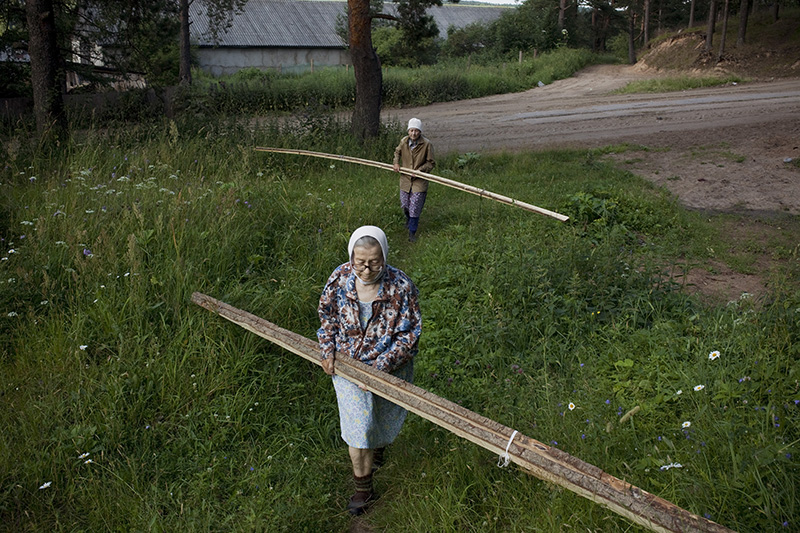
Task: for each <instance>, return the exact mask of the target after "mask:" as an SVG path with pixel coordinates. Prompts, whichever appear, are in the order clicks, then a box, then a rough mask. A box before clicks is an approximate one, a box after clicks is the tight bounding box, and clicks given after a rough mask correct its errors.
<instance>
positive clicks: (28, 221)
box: [20, 220, 33, 226]
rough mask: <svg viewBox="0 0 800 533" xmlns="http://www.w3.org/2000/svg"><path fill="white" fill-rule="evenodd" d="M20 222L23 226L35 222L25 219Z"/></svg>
mask: <svg viewBox="0 0 800 533" xmlns="http://www.w3.org/2000/svg"><path fill="white" fill-rule="evenodd" d="M20 224H22V225H23V226H33V222H31V221H30V220H23V221H22V222H20Z"/></svg>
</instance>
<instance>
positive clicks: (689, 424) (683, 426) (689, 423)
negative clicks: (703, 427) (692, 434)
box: [681, 420, 692, 429]
mask: <svg viewBox="0 0 800 533" xmlns="http://www.w3.org/2000/svg"><path fill="white" fill-rule="evenodd" d="M691 425H692V423H691V422H689V421H688V420H687V421H686V422H684V423H683V424H681V427H682V428H684V429H686V428H688V427H689V426H691Z"/></svg>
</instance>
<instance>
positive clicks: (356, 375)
mask: <svg viewBox="0 0 800 533" xmlns="http://www.w3.org/2000/svg"><path fill="white" fill-rule="evenodd" d="M192 301H193V302H194V303H196V304H197V305H199V306H201V307H204V308H206V309H209V310H211V311H213V312H215V313H217V314H218V315H220V316H222V317H223V318H225V319H227V320H229V321H231V322H233V323H235V324H237V325H239V326H241V327H243V328H245V329H247V330H248V331H251V332H252V333H255V334H256V335H259V336H260V337H263V338H265V339H267V340H269V341H271V342H273V343H275V344H277V345H279V346H281V347H282V348H284V349H286V350H288V351H290V352H292V353H294V354H297V355H299V356H301V357H303V358H304V359H307V360H308V361H311V362H313V363H315V364H317V365H321V360H320V350H319V345H318V343H317V342H315V341H312V340H310V339H307V338H305V337H303V336H301V335H298V334H296V333H294V332H292V331H289V330H286V329H283V328H281V327H279V326H277V325H275V324H273V323H271V322H268V321H267V320H264V319H263V318H259V317H257V316H255V315H252V314H250V313H248V312H246V311H242V310H241V309H237V308H235V307H233V306H230V305H228V304H226V303H224V302H221V301H219V300H216V299H214V298H212V297H210V296H207V295H205V294H202V293H198V292H196V293H194V294H193V295H192ZM335 369H336V373H337V374H339V375H341V376H344V377H346V378H347V379H348V380H350V381H352V382H353V383H356V384H358V385H362V386H364V387H366V388H367V389H369V390H370V391H372V392H374V393H375V394H378V395H379V396H382V397H384V398H386V399H388V400H391V401H392V402H394V403H396V404H398V405H400V406H402V407H404V408H406V409H408V410H409V411H411V412H413V413H416V414H418V415H419V416H421V417H423V418H425V419H427V420H430V421H431V422H433V423H434V424H437V425H439V426H441V427H444V428H445V429H447V430H449V431H451V432H453V433H455V434H456V435H458V436H460V437H463V438H465V439H467V440H469V441H470V442H473V443H475V444H477V445H479V446H481V447H483V448H485V449H487V450H489V451H491V452H493V453H496V454H503V453H504V452H505V451H506V447H508V455H509V459H510V460H511V461H512V462H514V463H516V464H518V465H519V466H521V467H522V468H523V469H525V470H526V471H528V472H530V473H531V474H533V475H534V476H536V477H538V478H539V479H542V480H545V481H549V482H551V483H554V484H557V485H560V486H562V487H564V488H566V489H569V490H571V491H573V492H575V493H576V494H578V495H580V496H583V497H584V498H587V499H589V500H591V501H593V502H595V503H598V504H600V505H602V506H604V507H607V508H608V509H611V510H612V511H614V512H616V513H618V514H620V515H621V516H624V517H626V518H627V519H629V520H631V521H632V522H634V523H636V524H639V525H642V526H644V527H646V528H648V529H650V530H652V531H657V532H672V533H677V532H708V533H720V532H729V531H731V530H729V529H727V528H725V527H724V526H721V525H719V524H716V523H715V522H712V521H710V520H707V519H705V518H703V517H700V516H697V515H694V514H692V513H690V512H688V511H686V510H684V509H681V508H680V507H678V506H676V505H674V504H672V503H670V502H668V501H667V500H664V499H663V498H659V497H658V496H655V495H653V494H650V493H648V492H646V491H644V490H642V489H640V488H638V487H635V486H633V485H631V484H629V483H627V482H625V481H622V480H620V479H618V478H616V477H614V476H611V475H609V474H607V473H606V472H604V471H603V470H602V469H600V468H598V467H596V466H593V465H591V464H589V463H586V462H584V461H581V460H580V459H578V458H576V457H573V456H571V455H570V454H568V453H566V452H563V451H561V450H559V449H557V448H552V447H550V446H547V445H546V444H544V443H542V442H540V441H537V440H536V439H533V438H530V437H527V436H525V435H522V434H520V433H516V435H514V438H513V440H512V442H511V444H510V445H509V439H511V437H512V434H514V433H515V432H514V430H513V429H511V428H509V427H507V426H503V425H502V424H499V423H497V422H495V421H494V420H491V419H488V418H486V417H483V416H481V415H479V414H477V413H475V412H473V411H469V410H468V409H464V408H463V407H461V406H460V405H458V404H455V403H453V402H450V401H449V400H446V399H444V398H441V397H439V396H436V395H434V394H432V393H430V392H428V391H426V390H424V389H421V388H419V387H417V386H415V385H413V384H411V383H408V382H406V381H403V380H401V379H398V378H395V377H394V376H392V375H390V374H387V373H385V372H378V371H376V370H374V369H372V367H370V366H368V365H365V364H363V363H361V362H359V361H355V360H353V359H349V358H343V359H337V360H336V363H335Z"/></svg>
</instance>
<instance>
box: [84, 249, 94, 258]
mask: <svg viewBox="0 0 800 533" xmlns="http://www.w3.org/2000/svg"><path fill="white" fill-rule="evenodd" d="M83 255H85V256H86V257H92V255H93V254H92V251H91V250H90V249H88V248H84V249H83Z"/></svg>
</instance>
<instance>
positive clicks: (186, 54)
mask: <svg viewBox="0 0 800 533" xmlns="http://www.w3.org/2000/svg"><path fill="white" fill-rule="evenodd" d="M189 4H191V1H190V0H180V4H179V5H180V14H179V17H180V20H181V33H180V68H179V71H178V75H179V77H180V84H181V85H191V84H192V54H191V48H190V41H189Z"/></svg>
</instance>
